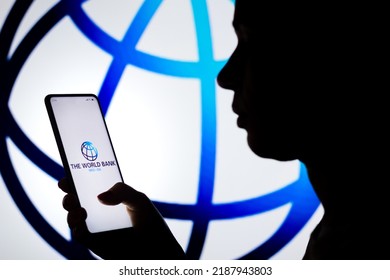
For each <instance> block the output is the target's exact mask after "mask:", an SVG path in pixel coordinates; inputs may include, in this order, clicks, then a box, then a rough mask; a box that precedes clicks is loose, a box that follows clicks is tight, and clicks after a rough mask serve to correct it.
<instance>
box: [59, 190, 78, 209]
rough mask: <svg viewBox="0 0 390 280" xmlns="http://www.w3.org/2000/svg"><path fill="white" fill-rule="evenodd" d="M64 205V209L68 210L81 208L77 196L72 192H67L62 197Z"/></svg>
mask: <svg viewBox="0 0 390 280" xmlns="http://www.w3.org/2000/svg"><path fill="white" fill-rule="evenodd" d="M62 207H64V209H65V210H67V211H72V210H74V209H76V208H80V204H79V201H78V199H77V196H76V195H74V194H70V193H68V194H66V195H65V196H64V198H63V199H62Z"/></svg>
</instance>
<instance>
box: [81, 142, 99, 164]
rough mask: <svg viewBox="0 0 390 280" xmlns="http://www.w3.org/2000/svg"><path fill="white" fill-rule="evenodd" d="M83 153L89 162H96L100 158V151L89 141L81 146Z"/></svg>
mask: <svg viewBox="0 0 390 280" xmlns="http://www.w3.org/2000/svg"><path fill="white" fill-rule="evenodd" d="M81 153H82V154H83V156H84V157H85V158H86V159H87V160H89V161H95V160H96V159H97V157H98V150H97V149H96V147H95V146H94V145H93V144H92V143H91V142H89V141H85V142H83V144H81Z"/></svg>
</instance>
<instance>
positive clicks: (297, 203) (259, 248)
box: [0, 0, 321, 259]
mask: <svg viewBox="0 0 390 280" xmlns="http://www.w3.org/2000/svg"><path fill="white" fill-rule="evenodd" d="M1 5H2V7H1V9H0V11H1V14H0V19H1V20H2V21H1V22H2V26H1V30H0V76H1V83H0V106H1V108H0V117H1V120H2V122H1V129H0V141H1V143H0V144H1V145H0V158H1V161H0V172H1V176H2V179H3V181H2V182H1V183H0V191H1V193H0V195H1V196H2V197H4V201H7V202H8V203H2V204H1V205H0V207H7V208H5V210H4V209H1V212H0V213H7V217H4V218H3V216H2V215H1V214H0V218H1V220H3V219H4V220H5V222H7V223H8V226H7V230H9V232H10V233H9V235H6V236H1V239H2V240H5V239H7V238H8V240H9V239H11V240H12V238H15V236H16V235H15V234H12V233H13V232H15V231H18V232H26V231H25V228H22V227H23V226H24V224H25V223H26V221H27V225H25V227H27V228H29V230H31V229H32V230H33V232H34V233H36V234H35V235H34V236H32V237H29V238H31V239H32V240H34V241H33V242H26V244H25V246H22V245H21V246H20V248H17V247H16V246H12V247H10V248H8V249H7V248H5V249H4V250H1V253H0V254H1V258H26V255H25V254H26V251H28V250H26V248H27V247H26V246H31V244H40V245H41V248H42V249H41V250H43V251H45V252H46V251H48V249H47V248H49V249H50V250H53V251H50V253H47V254H45V258H69V259H79V258H86V259H88V258H90V259H92V258H94V256H93V255H92V254H91V253H90V252H89V251H87V250H85V249H84V248H80V247H79V246H78V245H77V244H76V243H74V242H73V240H72V239H71V237H70V234H69V229H68V227H67V225H66V213H65V211H64V210H63V209H62V206H61V201H62V196H63V193H61V192H60V191H59V190H58V188H56V184H57V181H58V180H59V179H60V178H62V177H63V176H64V172H63V168H62V165H61V161H60V159H59V155H58V151H57V148H56V146H55V140H54V138H53V136H52V132H51V128H50V125H49V122H48V120H47V115H46V112H45V108H44V103H43V99H44V96H45V95H46V94H47V93H56V92H69V93H78V92H91V93H96V94H97V95H98V96H99V99H100V100H101V105H102V110H103V113H104V114H105V117H106V121H107V125H108V127H109V130H110V135H111V138H112V140H113V144H114V146H115V150H116V153H117V157H118V162H119V163H120V165H121V170H122V172H123V175H124V180H125V182H127V183H129V184H130V185H132V186H133V187H135V188H138V189H140V190H142V191H144V192H145V193H147V194H148V195H149V196H150V197H151V198H152V200H153V201H154V202H155V204H156V206H157V207H158V209H159V210H160V211H161V213H162V214H163V216H164V217H165V218H166V220H167V222H168V225H169V226H170V227H171V229H172V231H173V233H174V234H175V236H176V237H177V239H178V241H179V242H180V243H181V245H182V246H183V248H184V249H185V250H186V252H187V254H188V255H189V257H190V258H194V259H197V258H199V259H269V258H300V257H301V255H302V253H303V249H304V247H305V246H306V241H307V236H308V234H309V232H310V231H311V229H312V228H313V227H314V225H315V224H316V221H317V220H318V217H319V215H320V214H321V212H320V211H321V209H320V207H319V206H320V205H319V202H318V200H317V198H316V196H315V194H314V192H313V191H312V189H311V186H310V183H309V181H308V179H307V174H306V170H305V167H304V166H303V165H302V164H300V163H299V162H297V161H294V162H288V163H280V162H275V161H272V160H264V159H260V158H257V157H255V156H254V155H253V154H252V153H251V152H250V151H249V149H248V147H247V144H246V140H245V135H244V133H243V131H241V130H239V129H238V128H237V127H235V120H234V118H235V117H234V115H233V113H232V112H231V97H232V95H231V93H229V92H227V91H224V90H222V89H220V88H219V87H218V86H217V84H216V82H215V77H216V75H217V73H218V72H219V70H220V69H221V67H222V66H223V65H224V63H225V62H226V59H227V58H228V57H229V55H230V54H231V52H232V51H233V49H234V47H235V36H234V32H233V29H232V27H231V20H232V16H233V9H234V1H229V0H220V1H206V0H192V1H191V0H185V1H184V0H166V1H161V0H137V1H117V2H116V3H115V4H114V3H113V2H111V1H93V0H91V1H81V0H68V1H65V0H64V1H55V3H53V1H15V2H13V1H8V2H2V4H1ZM3 6H4V7H3ZM178 11H180V12H178ZM113 15H115V16H113ZM114 19H115V20H114ZM27 104H28V105H27ZM297 125H300V124H299V123H298V124H297ZM42 193H44V194H45V195H44V196H42ZM47 197H50V198H51V199H50V200H48V199H46V198H47ZM2 199H3V198H2ZM15 206H16V207H17V210H15V208H16V207H15ZM10 213H14V216H13V217H14V218H10ZM318 213H319V214H318ZM10 220H11V222H9V221H10ZM4 232H5V231H2V232H1V233H0V234H6V233H4ZM23 240H26V241H27V240H28V239H27V238H24V239H23ZM20 242H22V241H21V240H14V243H13V244H20ZM34 246H37V245H34ZM31 252H34V254H35V255H34V254H32V255H28V256H29V257H30V258H34V257H35V256H36V255H37V254H39V253H38V252H39V250H37V249H36V248H34V249H32V250H31Z"/></svg>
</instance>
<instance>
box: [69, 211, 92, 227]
mask: <svg viewBox="0 0 390 280" xmlns="http://www.w3.org/2000/svg"><path fill="white" fill-rule="evenodd" d="M86 218H87V211H85V209H84V208H77V209H75V210H73V211H71V212H69V213H68V216H67V222H68V225H69V227H70V228H72V229H73V228H75V227H81V226H83V225H84V224H85V219H86Z"/></svg>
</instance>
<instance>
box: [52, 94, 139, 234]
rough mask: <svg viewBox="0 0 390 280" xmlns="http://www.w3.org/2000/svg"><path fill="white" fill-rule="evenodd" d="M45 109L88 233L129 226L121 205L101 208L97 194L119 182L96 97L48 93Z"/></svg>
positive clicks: (115, 161)
mask: <svg viewBox="0 0 390 280" xmlns="http://www.w3.org/2000/svg"><path fill="white" fill-rule="evenodd" d="M45 106H46V109H47V112H48V115H49V119H50V123H51V126H52V128H53V133H54V137H55V139H56V142H57V147H58V150H59V153H60V156H61V160H62V164H63V167H64V169H65V174H66V176H67V178H68V180H69V181H70V183H71V185H72V186H71V187H72V188H73V191H74V193H75V194H76V195H77V197H78V200H79V202H80V205H81V206H82V207H83V208H85V210H86V211H87V219H86V225H87V228H88V230H89V232H90V233H99V232H106V231H112V230H119V229H122V228H130V227H131V226H132V224H131V220H130V217H129V216H128V213H127V211H126V208H125V206H124V205H123V204H119V205H116V206H108V205H104V204H102V203H101V202H99V200H98V199H97V195H98V194H100V193H102V192H104V191H107V190H108V189H109V188H110V187H112V186H113V185H114V184H115V183H117V182H123V177H122V174H121V171H120V169H119V165H118V161H117V158H116V155H115V152H114V149H113V145H112V142H111V138H110V135H109V132H108V129H107V125H106V122H105V119H104V116H103V113H102V110H101V106H100V102H99V99H98V97H97V96H96V95H94V94H90V93H86V94H49V95H47V96H46V97H45Z"/></svg>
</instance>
